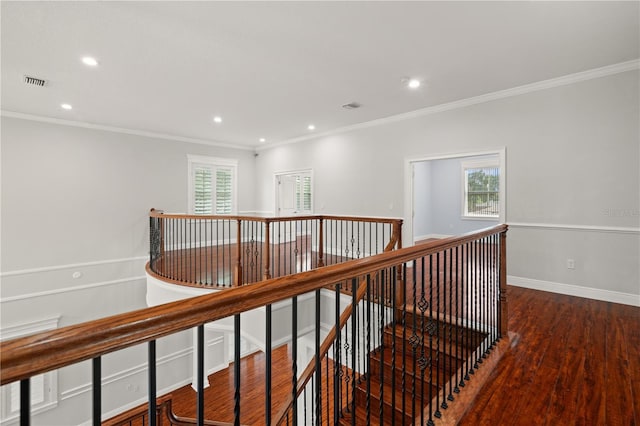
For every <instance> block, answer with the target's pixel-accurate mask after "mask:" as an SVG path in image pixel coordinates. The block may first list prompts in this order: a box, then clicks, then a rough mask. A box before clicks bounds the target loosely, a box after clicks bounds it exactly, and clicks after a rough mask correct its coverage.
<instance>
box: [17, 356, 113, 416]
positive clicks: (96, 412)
mask: <svg viewBox="0 0 640 426" xmlns="http://www.w3.org/2000/svg"><path fill="white" fill-rule="evenodd" d="M92 376H93V378H92V383H93V426H100V425H101V424H102V358H101V357H96V358H93V360H92ZM29 403H30V401H28V402H27V404H29ZM27 406H28V405H27Z"/></svg>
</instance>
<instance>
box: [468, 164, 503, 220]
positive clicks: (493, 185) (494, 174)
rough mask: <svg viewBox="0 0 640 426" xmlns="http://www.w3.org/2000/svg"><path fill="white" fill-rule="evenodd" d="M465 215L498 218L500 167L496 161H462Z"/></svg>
mask: <svg viewBox="0 0 640 426" xmlns="http://www.w3.org/2000/svg"><path fill="white" fill-rule="evenodd" d="M462 174H463V186H464V187H463V191H464V202H463V205H464V207H463V212H462V215H463V216H464V217H472V218H498V217H499V215H500V209H499V206H500V202H499V201H500V197H499V195H500V167H499V166H498V164H497V163H495V162H473V163H472V162H467V163H462Z"/></svg>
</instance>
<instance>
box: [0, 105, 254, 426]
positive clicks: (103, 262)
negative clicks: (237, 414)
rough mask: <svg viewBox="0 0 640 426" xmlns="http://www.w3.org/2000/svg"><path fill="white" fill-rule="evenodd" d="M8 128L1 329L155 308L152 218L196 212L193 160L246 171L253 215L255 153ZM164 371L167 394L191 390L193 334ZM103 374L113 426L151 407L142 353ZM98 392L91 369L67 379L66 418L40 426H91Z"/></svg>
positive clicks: (243, 185) (171, 347) (37, 125)
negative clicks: (131, 411)
mask: <svg viewBox="0 0 640 426" xmlns="http://www.w3.org/2000/svg"><path fill="white" fill-rule="evenodd" d="M1 124H2V127H1V138H2V139H1V141H2V145H1V150H2V151H1V154H2V158H1V160H2V205H1V217H2V224H1V232H2V242H1V244H2V247H1V249H2V251H1V254H2V259H1V263H0V270H1V273H0V278H1V279H2V283H1V285H0V292H1V293H0V295H1V297H0V304H1V314H0V321H1V324H2V328H5V327H8V326H13V325H16V324H22V323H29V322H32V321H35V320H39V319H43V318H50V317H55V316H58V315H60V323H59V325H60V326H61V327H63V326H66V325H70V324H75V323H80V322H84V321H88V320H91V319H95V318H100V317H105V316H108V315H113V314H116V313H121V312H128V311H131V310H134V309H138V308H143V307H145V306H146V304H145V287H146V278H145V272H144V265H145V263H146V261H147V257H148V250H149V249H148V244H149V243H148V240H149V237H148V226H149V225H148V223H149V220H148V212H149V209H150V208H152V207H155V208H160V209H164V210H165V211H168V212H186V211H187V154H197V155H208V156H215V157H226V158H235V159H237V160H238V177H239V182H238V189H239V197H238V205H239V210H254V189H253V188H254V186H253V183H254V181H255V177H254V155H253V152H251V151H246V150H233V149H226V148H219V147H212V146H206V145H198V144H188V143H184V142H175V141H170V140H163V139H154V138H148V137H142V136H136V135H129V134H121V133H114V132H108V131H102V130H93V129H86V128H80V127H72V126H66V125H60V124H53V123H44V122H40V121H33V120H24V119H18V118H12V117H6V116H3V117H2V121H1ZM74 273H76V275H77V276H78V278H73V275H74ZM214 340H215V339H214ZM209 344H210V345H214V346H216V348H217V347H218V346H219V347H220V348H222V347H223V346H222V341H220V342H219V344H218V341H215V342H209ZM214 349H215V348H214ZM216 350H217V349H216ZM158 360H159V369H160V374H159V383H158V389H159V390H164V391H168V390H170V388H172V387H175V386H177V385H183V384H186V383H190V382H191V365H192V364H191V333H186V334H184V333H183V334H180V335H177V336H171V337H169V338H165V339H162V340H161V342H159V344H158ZM103 370H104V373H103V383H104V385H105V387H104V390H103V392H104V396H103V404H104V408H103V412H104V413H105V414H106V415H109V414H111V415H113V414H115V412H117V411H118V410H119V409H121V408H122V407H123V404H127V403H131V402H136V401H138V402H137V403H138V404H139V403H142V402H144V401H143V400H142V398H144V397H145V396H146V392H147V387H146V380H147V379H146V374H145V371H146V348H145V347H144V345H143V346H140V347H135V348H130V349H127V350H126V351H124V352H122V353H117V354H112V355H108V356H106V357H105V360H104V366H103ZM160 377H161V378H160ZM89 381H90V366H89V364H88V363H82V364H80V365H77V366H73V367H67V368H65V369H62V370H60V374H59V386H58V393H59V406H58V408H57V409H56V410H55V411H53V412H48V413H44V414H42V415H39V416H35V417H34V418H33V424H35V425H38V424H44V425H55V424H60V425H63V424H64V425H68V424H78V423H81V422H83V421H86V420H88V419H89V418H90V415H91V412H90V403H89V401H90V397H91V394H90V388H89V386H88V383H89ZM112 410H115V412H114V411H112Z"/></svg>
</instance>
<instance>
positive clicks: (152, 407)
mask: <svg viewBox="0 0 640 426" xmlns="http://www.w3.org/2000/svg"><path fill="white" fill-rule="evenodd" d="M156 405H157V403H156V341H155V340H151V341H150V342H149V426H155V425H156V414H157V413H156Z"/></svg>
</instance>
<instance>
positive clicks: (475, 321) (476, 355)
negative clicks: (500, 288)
mask: <svg viewBox="0 0 640 426" xmlns="http://www.w3.org/2000/svg"><path fill="white" fill-rule="evenodd" d="M472 245H473V324H474V327H473V328H474V330H477V332H474V336H476V338H475V339H474V340H475V341H474V344H473V347H474V348H475V349H474V352H473V358H474V361H473V370H472V371H471V374H474V373H475V371H474V370H476V369H477V368H478V358H479V352H478V346H480V341H479V339H480V338H481V334H480V333H479V332H480V330H479V327H478V325H479V322H478V280H479V277H478V275H480V274H479V272H478V260H479V259H478V258H479V255H478V251H479V250H478V240H475V241H473V243H472Z"/></svg>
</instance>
